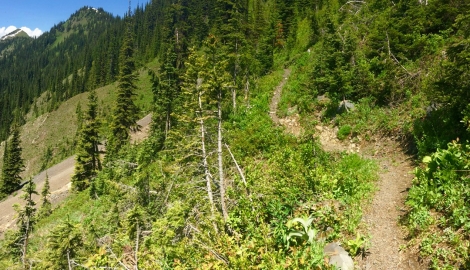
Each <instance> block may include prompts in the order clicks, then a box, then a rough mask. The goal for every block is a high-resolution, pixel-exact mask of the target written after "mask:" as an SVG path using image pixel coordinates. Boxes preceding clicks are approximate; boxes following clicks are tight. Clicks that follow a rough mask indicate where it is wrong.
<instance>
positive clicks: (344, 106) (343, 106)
mask: <svg viewBox="0 0 470 270" xmlns="http://www.w3.org/2000/svg"><path fill="white" fill-rule="evenodd" d="M355 109H356V106H354V103H352V101H350V100H343V101H341V102H340V103H339V105H338V112H344V111H346V112H349V111H353V110H355Z"/></svg>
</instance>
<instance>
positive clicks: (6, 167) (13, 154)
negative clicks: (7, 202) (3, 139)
mask: <svg viewBox="0 0 470 270" xmlns="http://www.w3.org/2000/svg"><path fill="white" fill-rule="evenodd" d="M20 144H21V141H20V131H19V129H18V127H14V128H13V131H12V138H11V139H10V141H9V142H8V144H7V146H6V151H5V153H4V159H3V160H4V163H3V170H2V186H1V191H2V192H3V193H4V194H10V193H12V192H13V191H15V190H17V189H18V188H19V186H20V184H21V176H20V173H21V172H22V171H23V170H24V162H23V159H22V158H21V153H22V149H21V146H20Z"/></svg>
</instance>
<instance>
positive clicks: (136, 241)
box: [134, 221, 140, 270]
mask: <svg viewBox="0 0 470 270" xmlns="http://www.w3.org/2000/svg"><path fill="white" fill-rule="evenodd" d="M139 236H140V226H139V221H137V232H136V238H135V252H134V260H135V270H139V258H138V256H137V253H138V252H139Z"/></svg>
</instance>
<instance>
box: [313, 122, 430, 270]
mask: <svg viewBox="0 0 470 270" xmlns="http://www.w3.org/2000/svg"><path fill="white" fill-rule="evenodd" d="M315 129H316V131H317V134H319V136H318V137H319V140H320V143H321V144H322V146H323V148H324V149H325V150H326V151H331V152H334V151H337V152H338V151H339V152H341V151H345V152H348V153H357V154H359V155H361V156H362V157H365V158H368V159H373V160H375V161H376V162H377V164H378V165H379V180H378V182H377V189H378V190H377V191H376V193H375V194H374V197H373V199H372V203H371V204H370V205H369V206H368V207H366V208H365V209H364V210H365V211H364V216H363V217H362V221H363V222H364V223H365V224H366V228H365V230H364V232H363V234H364V235H369V236H370V237H371V239H370V248H369V249H368V250H367V256H365V257H364V258H356V262H357V263H358V265H359V267H360V269H365V270H376V269H378V270H381V269H383V270H385V269H387V270H388V269H390V270H392V269H393V270H395V269H404V270H407V269H426V267H424V266H422V265H420V264H419V263H418V261H417V258H418V256H417V255H416V254H410V252H405V251H401V250H400V247H401V246H404V245H405V244H406V240H405V236H406V235H405V232H404V231H403V229H402V228H401V227H400V226H399V224H398V220H399V218H400V216H401V215H403V214H404V213H405V209H404V203H405V198H406V194H407V189H408V188H409V187H410V186H411V183H412V180H413V175H412V170H413V165H412V163H411V161H410V158H409V157H408V156H406V155H405V154H404V153H403V152H402V151H401V150H400V147H399V145H398V144H397V143H396V142H395V141H393V140H391V139H389V138H381V139H375V140H372V141H371V142H365V141H363V140H362V139H361V138H360V137H358V138H357V142H352V141H350V140H346V141H343V142H342V141H340V140H338V139H337V137H336V134H337V132H338V130H337V128H330V127H327V126H317V127H315Z"/></svg>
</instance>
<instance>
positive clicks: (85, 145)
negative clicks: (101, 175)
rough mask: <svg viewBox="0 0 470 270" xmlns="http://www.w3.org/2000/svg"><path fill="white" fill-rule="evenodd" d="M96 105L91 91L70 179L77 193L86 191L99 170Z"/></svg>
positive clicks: (94, 95) (96, 101)
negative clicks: (73, 170) (73, 172)
mask: <svg viewBox="0 0 470 270" xmlns="http://www.w3.org/2000/svg"><path fill="white" fill-rule="evenodd" d="M97 103H98V99H97V97H96V92H95V91H91V92H90V94H89V95H88V110H87V114H86V116H85V119H84V120H85V123H84V124H83V127H82V129H81V130H80V131H79V139H78V144H77V153H76V158H75V160H76V163H75V174H74V175H73V177H72V185H73V188H74V189H75V190H77V191H82V190H84V189H86V188H87V187H88V186H89V184H90V181H91V179H92V178H93V177H94V176H96V172H97V171H98V170H100V169H101V162H100V159H99V151H98V144H99V137H98V128H99V127H98V125H99V123H98V121H97V106H98V104H97Z"/></svg>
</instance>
